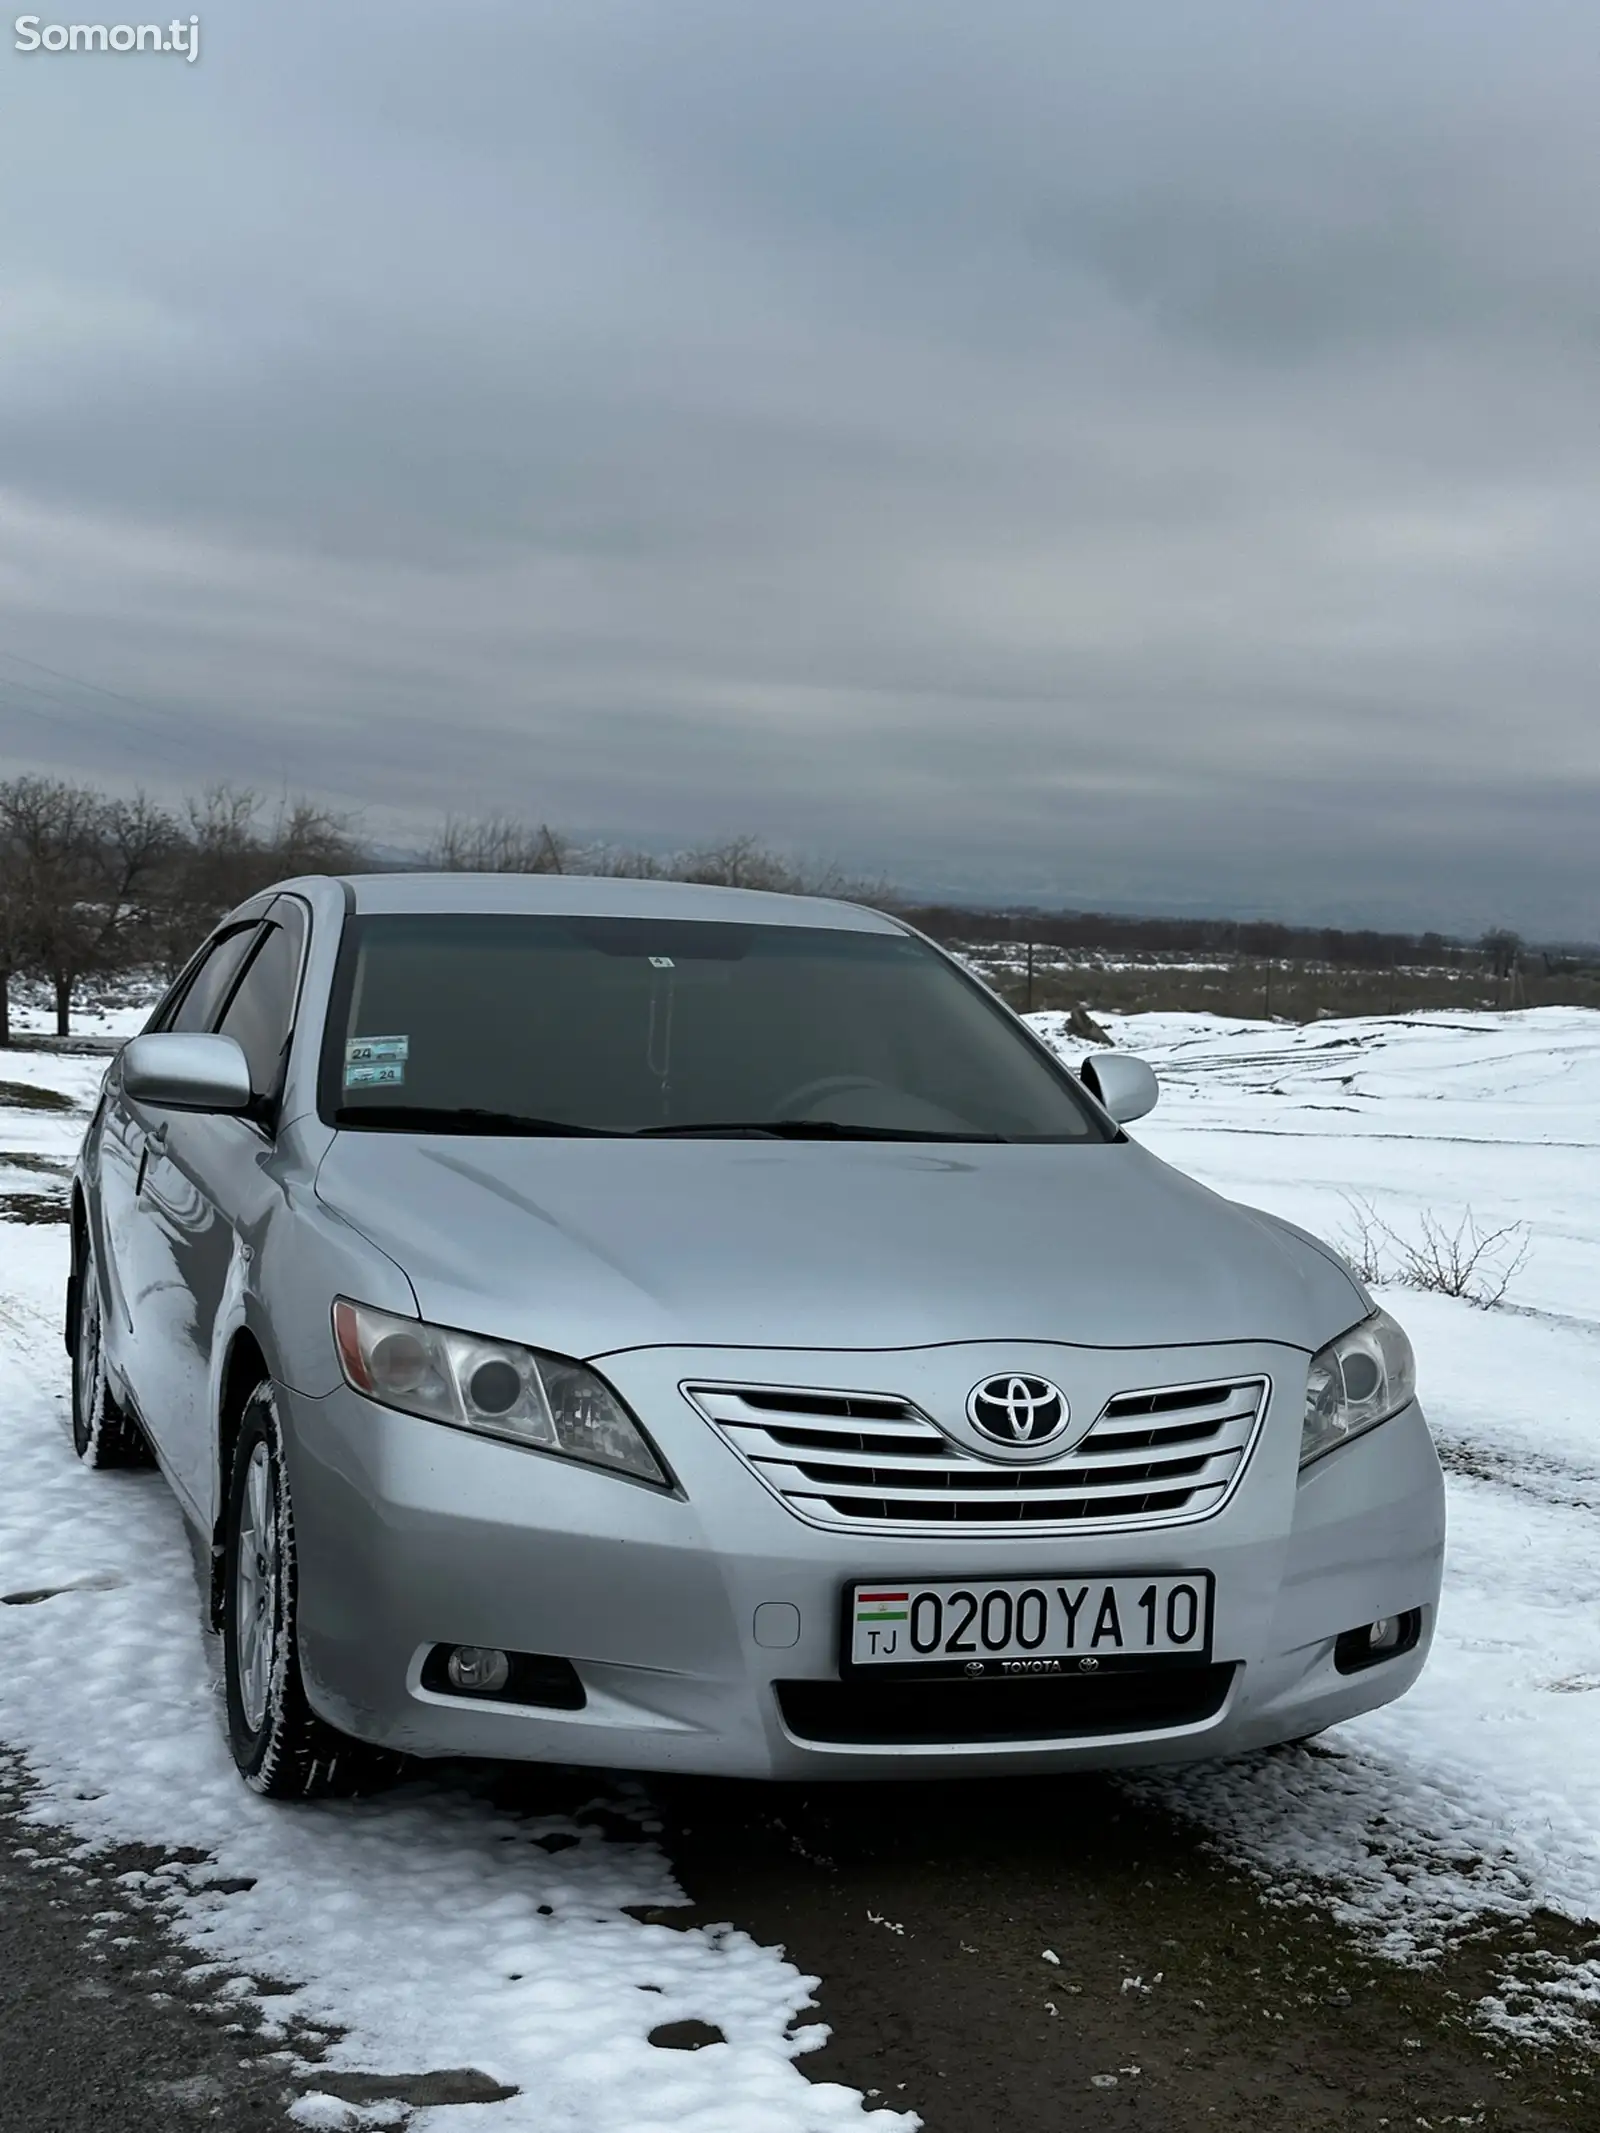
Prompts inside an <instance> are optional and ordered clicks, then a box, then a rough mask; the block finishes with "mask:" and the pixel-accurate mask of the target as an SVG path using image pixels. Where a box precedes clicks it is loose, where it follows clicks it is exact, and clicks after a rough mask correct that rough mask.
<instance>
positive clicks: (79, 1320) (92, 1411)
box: [70, 1237, 150, 1467]
mask: <svg viewBox="0 0 1600 2133" xmlns="http://www.w3.org/2000/svg"><path fill="white" fill-rule="evenodd" d="M72 1317H73V1323H72V1326H71V1328H70V1331H71V1335H72V1448H73V1450H74V1451H75V1452H76V1453H77V1455H78V1457H79V1458H80V1459H81V1460H82V1461H83V1463H84V1465H85V1466H92V1467H110V1466H148V1465H149V1464H150V1447H149V1446H148V1445H147V1444H146V1443H145V1440H144V1433H143V1431H142V1430H141V1429H140V1428H139V1425H138V1423H137V1422H135V1421H134V1419H133V1417H132V1416H131V1415H129V1414H127V1413H126V1412H125V1411H124V1410H123V1409H122V1408H121V1407H120V1406H119V1405H118V1404H117V1401H116V1399H115V1398H114V1396H113V1394H112V1391H111V1385H110V1382H109V1380H108V1378H107V1375H106V1343H105V1319H104V1316H103V1307H102V1305H101V1302H100V1269H99V1268H98V1266H96V1264H95V1256H94V1246H93V1245H92V1244H91V1243H90V1242H89V1240H88V1238H87V1237H86V1238H85V1239H84V1243H83V1257H82V1260H81V1262H80V1264H79V1267H78V1275H77V1288H76V1292H75V1294H74V1297H73V1302H72Z"/></svg>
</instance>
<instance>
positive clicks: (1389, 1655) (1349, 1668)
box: [1333, 1607, 1422, 1674]
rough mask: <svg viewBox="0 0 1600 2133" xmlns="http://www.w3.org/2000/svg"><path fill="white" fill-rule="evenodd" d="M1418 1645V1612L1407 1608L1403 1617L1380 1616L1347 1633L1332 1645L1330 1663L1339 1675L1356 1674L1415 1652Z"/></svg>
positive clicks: (1419, 1635)
mask: <svg viewBox="0 0 1600 2133" xmlns="http://www.w3.org/2000/svg"><path fill="white" fill-rule="evenodd" d="M1421 1641H1422V1609H1421V1608H1420V1607H1408V1608H1407V1609H1406V1611H1405V1613H1404V1614H1403V1615H1380V1616H1379V1617H1378V1619H1377V1620H1376V1621H1375V1622H1364V1623H1363V1624H1362V1626H1361V1627H1360V1629H1347V1630H1346V1631H1345V1633H1344V1635H1343V1636H1342V1637H1340V1638H1338V1639H1337V1640H1336V1641H1335V1643H1334V1647H1333V1663H1334V1665H1335V1666H1336V1667H1337V1668H1338V1670H1339V1672H1340V1673H1341V1674H1359V1673H1360V1672H1361V1670H1362V1668H1363V1667H1367V1666H1378V1665H1380V1664H1381V1663H1382V1661H1383V1660H1385V1659H1397V1658H1399V1657H1400V1655H1401V1653H1403V1652H1410V1651H1415V1650H1416V1648H1417V1646H1418V1644H1419V1643H1420V1642H1421Z"/></svg>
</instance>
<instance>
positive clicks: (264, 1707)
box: [222, 1385, 400, 1800]
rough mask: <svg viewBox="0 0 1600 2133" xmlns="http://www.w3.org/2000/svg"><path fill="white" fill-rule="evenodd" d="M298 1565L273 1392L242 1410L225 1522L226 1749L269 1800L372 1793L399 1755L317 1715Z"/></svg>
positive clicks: (266, 1388)
mask: <svg viewBox="0 0 1600 2133" xmlns="http://www.w3.org/2000/svg"><path fill="white" fill-rule="evenodd" d="M297 1598H298V1568H297V1564H296V1558H295V1545H294V1512H293V1509H292V1507H291V1505H290V1501H289V1483H288V1475H287V1471H286V1469H285V1466H284V1458H283V1432H282V1428H281V1425H280V1423H279V1420H278V1409H277V1402H276V1400H275V1399H274V1397H273V1391H272V1387H271V1386H270V1385H258V1386H257V1387H256V1389H255V1391H254V1392H253V1393H252V1394H251V1395H250V1397H249V1399H248V1400H247V1401H246V1403H245V1410H244V1416H243V1419H242V1421H241V1423H240V1427H239V1440H238V1443H237V1444H236V1446H235V1447H234V1455H233V1467H232V1471H231V1473H230V1475H229V1478H228V1501H227V1511H226V1515H225V1518H224V1523H223V1595H222V1651H223V1674H224V1681H225V1686H226V1690H227V1701H228V1745H229V1746H230V1747H231V1749H232V1750H233V1759H234V1762H235V1763H236V1764H237V1765H238V1767H239V1775H240V1776H241V1777H242V1778H243V1779H244V1781H245V1783H246V1784H247V1785H250V1786H251V1787H253V1789H254V1790H255V1791H257V1792H260V1793H264V1794H265V1795H266V1797H267V1798H268V1799H269V1800H316V1799H328V1798H335V1797H337V1798H348V1797H349V1796H350V1795H352V1794H354V1793H358V1792H367V1791H371V1790H373V1789H374V1788H375V1787H376V1786H377V1785H379V1784H381V1783H383V1782H384V1781H385V1780H386V1779H387V1778H389V1777H391V1776H392V1775H394V1774H395V1773H396V1772H397V1771H398V1769H399V1767H400V1758H399V1757H398V1756H394V1755H390V1754H388V1753H387V1752H386V1751H384V1750H382V1749H377V1748H372V1747H369V1746H368V1745H367V1744H366V1743H365V1742H364V1741H357V1740H352V1739H350V1737H349V1736H348V1735H347V1734H344V1733H341V1732H339V1730H338V1729H337V1728H336V1727H334V1726H330V1725H329V1724H328V1722H327V1720H326V1719H324V1718H319V1717H318V1716H317V1714H316V1712H315V1711H313V1710H312V1708H311V1705H310V1703H309V1702H308V1701H307V1698H306V1692H305V1684H304V1682H303V1681H302V1679H301V1676H300V1655H299V1651H298V1649H297V1645H296V1634H295V1610H296V1603H297Z"/></svg>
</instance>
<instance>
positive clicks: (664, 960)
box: [650, 955, 674, 970]
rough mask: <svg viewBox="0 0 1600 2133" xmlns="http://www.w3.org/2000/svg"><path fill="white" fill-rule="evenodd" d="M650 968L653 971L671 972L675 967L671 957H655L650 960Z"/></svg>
mask: <svg viewBox="0 0 1600 2133" xmlns="http://www.w3.org/2000/svg"><path fill="white" fill-rule="evenodd" d="M650 968H651V969H652V970H671V969H673V968H674V965H673V961H672V958H671V956H670V955H653V956H651V958H650Z"/></svg>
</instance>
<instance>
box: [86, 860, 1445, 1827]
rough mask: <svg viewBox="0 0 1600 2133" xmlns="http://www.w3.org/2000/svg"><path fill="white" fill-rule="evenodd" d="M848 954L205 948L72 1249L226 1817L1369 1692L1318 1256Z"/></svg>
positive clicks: (1416, 1586) (1376, 1481)
mask: <svg viewBox="0 0 1600 2133" xmlns="http://www.w3.org/2000/svg"><path fill="white" fill-rule="evenodd" d="M1155 1095H1156V1086H1155V1078H1154V1076H1153V1075H1152V1073H1151V1072H1150V1069H1149V1068H1148V1067H1147V1066H1145V1065H1144V1064H1143V1063H1142V1062H1140V1061H1138V1060H1136V1059H1133V1058H1130V1057H1128V1056H1126V1055H1124V1054H1121V1053H1117V1052H1106V1053H1101V1054H1098V1055H1095V1056H1093V1057H1091V1058H1089V1059H1087V1060H1086V1061H1084V1063H1083V1065H1082V1068H1081V1071H1080V1072H1079V1073H1078V1074H1077V1075H1073V1074H1071V1073H1069V1072H1068V1071H1067V1070H1066V1069H1065V1068H1064V1067H1063V1066H1062V1065H1061V1064H1060V1063H1059V1062H1058V1060H1057V1059H1056V1058H1055V1057H1054V1056H1053V1055H1052V1054H1051V1052H1050V1051H1049V1050H1048V1049H1047V1048H1046V1047H1045V1046H1044V1045H1043V1044H1042V1043H1041V1042H1039V1040H1038V1039H1037V1038H1036V1037H1035V1036H1034V1035H1033V1033H1032V1032H1031V1031H1030V1030H1029V1029H1028V1027H1027V1026H1026V1025H1025V1024H1024V1023H1022V1022H1020V1021H1019V1020H1018V1019H1017V1018H1016V1017H1014V1016H1013V1015H1011V1014H1010V1013H1009V1012H1008V1011H1007V1010H1006V1009H1005V1008H1004V1007H1003V1006H1002V1005H1001V1004H1000V1003H999V1002H998V1001H997V1000H995V999H994V998H993V997H992V995H991V994H989V993H988V992H987V991H986V990H985V989H984V988H983V987H982V986H981V985H979V984H978V983H977V982H976V981H975V980H973V979H972V978H971V977H969V976H968V975H967V974H966V973H965V972H964V971H963V970H962V969H961V968H960V967H959V966H958V965H957V964H956V963H955V962H953V961H952V960H951V959H950V958H949V957H947V956H946V955H944V954H943V953H942V952H941V951H940V950H939V949H937V948H936V947H934V946H933V945H932V944H931V943H930V942H928V941H927V940H925V939H923V938H922V936H921V935H919V934H918V933H916V932H915V931H913V930H912V929H911V928H909V927H908V926H906V925H904V924H902V923H900V922H899V921H897V920H895V919H894V918H891V917H887V916H883V915H881V914H879V913H877V912H874V911H869V910H865V909H860V908H857V907H854V906H851V905H846V904H839V903H827V902H821V901H813V900H803V899H797V898H789V897H781V896H768V895H761V894H752V893H749V892H745V891H738V890H723V889H710V888H691V887H684V886H679V885H666V884H659V883H639V882H631V881H610V880H605V881H602V880H582V879H573V878H562V877H548V878H540V877H535V878H527V877H480V876H470V875H456V876H438V877H429V876H415V875H412V876H407V875H388V876H371V877H360V878H353V879H349V880H330V879H314V880H303V881H297V882H291V883H288V884H286V885H285V886H284V887H283V888H281V889H279V890H276V891H272V892H269V893H268V894H265V895H263V896H260V897H257V898H256V899H254V900H253V901H252V902H251V903H249V904H247V905H245V906H244V907H243V908H242V909H240V910H239V911H237V912H235V913H234V914H233V916H232V917H230V918H229V919H228V920H227V921H226V923H225V924H223V925H222V926H221V927H219V928H218V930H217V931H216V933H215V934H214V935H213V936H212V937H211V939H210V940H208V941H207V942H206V943H205V945H204V946H203V947H202V948H201V949H200V950H199V952H198V953H197V954H196V955H195V957H194V958H193V960H192V961H191V962H190V964H189V966H188V967H187V968H186V969H185V970H184V971H183V973H182V974H181V976H180V977H179V978H178V980H177V982H176V983H175V984H174V985H173V987H172V989H171V991H170V992H169V993H168V994H167V996H166V998H165V999H164V1000H163V1001H162V1003H161V1005H160V1006H159V1007H158V1009H157V1010H156V1012H155V1014H154V1015H153V1016H152V1017H151V1020H150V1023H149V1025H148V1028H147V1030H146V1032H145V1033H144V1034H142V1035H140V1036H138V1037H136V1038H134V1039H133V1040H132V1041H131V1042H130V1043H129V1044H128V1045H126V1046H125V1047H124V1049H123V1051H122V1054H121V1056H120V1058H119V1059H118V1060H117V1061H116V1062H115V1063H114V1064H113V1066H112V1067H111V1069H110V1071H109V1073H108V1075H107V1078H106V1082H105V1086H104V1089H103V1091H102V1094H101V1098H100V1102H99V1105H98V1108H97V1109H96V1111H95V1114H94V1117H93V1120H92V1122H91V1125H90V1127H89V1130H88V1133H87V1136H86V1138H85V1142H84V1146H83V1151H82V1155H81V1157H80V1160H79V1163H78V1167H77V1173H76V1177H75V1181H74V1189H73V1201H72V1242H73V1251H72V1271H71V1278H70V1283H69V1288H68V1294H67V1310H66V1335H67V1346H68V1349H69V1352H70V1354H71V1357H72V1364H73V1373H72V1376H73V1425H74V1433H75V1437H76V1441H77V1445H78V1449H79V1451H80V1453H81V1454H82V1455H83V1456H84V1457H85V1458H86V1459H87V1460H88V1461H90V1463H91V1464H94V1465H99V1466H104V1465H110V1464H115V1463H118V1462H126V1461H129V1460H135V1459H142V1458H148V1457H150V1456H154V1458H155V1459H156V1460H157V1461H158V1462H159V1464H160V1466H161V1468H162V1470H163V1472H164V1473H165V1474H166V1476H167V1478H168V1480H169V1481H170V1483H171V1485H172V1488H173V1490H174V1492H175V1493H176V1495H177V1497H178V1499H179V1501H180V1503H181V1504H182V1506H183V1509H184V1511H185V1512H186V1514H187V1515H188V1517H189V1518H190V1519H191V1520H192V1521H193V1523H194V1525H195V1527H196V1528H197V1529H198V1532H199V1534H200V1536H201V1538H202V1540H203V1543H204V1546H205V1548H206V1550H207V1551H208V1554H209V1560H210V1562H211V1563H212V1565H213V1575H212V1581H211V1591H210V1595H209V1599H210V1607H211V1611H212V1616H213V1620H214V1622H215V1625H216V1626H217V1627H218V1628H219V1629H220V1630H221V1632H222V1643H223V1650H224V1654H225V1661H226V1686H227V1714H228V1730H229V1736H230V1740H231V1743H232V1748H233V1753H234V1756H235V1758H236V1760H237V1762H238V1766H239V1769H240V1771H241V1773H242V1774H243V1776H244V1777H245V1778H246V1779H247V1780H248V1782H249V1783H250V1784H252V1785H253V1786H255V1787H256V1788H257V1789H258V1790H259V1791H261V1792H264V1793H267V1794H270V1795H273V1796H276V1797H301V1798H303V1797H307V1796H310V1795H313V1794H316V1793H319V1792H326V1791H331V1790H351V1789H355V1788H356V1787H358V1786H359V1785H361V1784H363V1783H370V1782H371V1781H373V1779H374V1778H375V1777H376V1776H377V1775H379V1774H380V1773H381V1772H382V1771H383V1770H384V1769H385V1768H386V1767H392V1766H394V1765H396V1764H397V1763H398V1761H399V1759H400V1758H401V1757H402V1756H405V1755H411V1756H446V1755H448V1756H462V1755H465V1756H490V1757H510V1758H522V1759H528V1760H534V1761H543V1760H552V1761H561V1762H568V1763H589V1764H602V1765H609V1766H612V1767H629V1768H636V1769H645V1770H679V1771H705V1772H721V1773H727V1774H734V1775H743V1776H758V1777H760V1776H770V1777H790V1778H793V1777H804V1776H806V1775H808V1774H809V1775H813V1776H820V1777H867V1776H880V1777H897V1776H905V1775H908V1774H917V1773H929V1774H932V1773H940V1774H949V1773H953V1772H976V1771H998V1770H1035V1771H1037V1770H1064V1769H1068V1768H1074V1767H1081V1766H1085V1765H1089V1766H1096V1765H1098V1766H1105V1765H1116V1764H1137V1763H1157V1762H1177V1761H1183V1760H1187V1759H1191V1758H1195V1757H1202V1756H1215V1755H1221V1754H1228V1753H1232V1752H1234V1751H1237V1750H1240V1749H1245V1748H1253V1747H1259V1746H1262V1745H1264V1744H1266V1743H1269V1742H1277V1741H1285V1740H1293V1739H1299V1738H1303V1737H1305V1736H1307V1735H1309V1734H1312V1733H1315V1732H1317V1731H1319V1730H1321V1729H1322V1728H1323V1727H1325V1726H1328V1725H1330V1724H1332V1723H1333V1722H1334V1721H1336V1720H1339V1719H1343V1718H1347V1717H1349V1716H1351V1715H1352V1714H1353V1713H1356V1712H1360V1711H1364V1710H1368V1709H1370V1708H1372V1707H1373V1706H1374V1705H1377V1704H1381V1703H1384V1702H1386V1701H1387V1700H1388V1699H1390V1698H1391V1697H1394V1696H1397V1695H1399V1694H1400V1692H1401V1691H1402V1690H1404V1689H1405V1688H1406V1687H1407V1686H1408V1685H1409V1684H1410V1683H1411V1682H1412V1681H1413V1680H1414V1679H1415V1678H1416V1676H1417V1673H1418V1672H1419V1670H1420V1668H1421V1667H1422V1665H1423V1661H1424V1658H1425V1656H1426V1653H1427V1649H1428V1645H1429V1641H1430V1638H1431V1636H1432V1632H1433V1625H1434V1616H1435V1609H1436V1606H1437V1601H1438V1594H1439V1581H1440V1570H1441V1563H1442V1557H1443V1547H1444V1499H1443V1485H1442V1480H1441V1476H1440V1470H1439V1464H1438V1461H1437V1459H1436V1457H1435V1454H1434V1449H1433V1445H1432V1442H1431V1441H1430V1438H1429V1435H1428V1431H1427V1428H1426V1425H1425V1423H1424V1421H1423V1418H1422V1414H1421V1411H1420V1409H1419V1407H1418V1406H1417V1403H1416V1397H1415V1373H1414V1368H1413V1362H1412V1355H1411V1349H1410V1346H1409V1343H1408V1342H1407V1340H1406V1337H1405V1334H1404V1333H1403V1332H1402V1330H1401V1329H1400V1327H1399V1326H1398V1325H1397V1324H1396V1323H1395V1322H1394V1320H1393V1319H1392V1318H1390V1317H1389V1316H1388V1315H1387V1313H1385V1312H1384V1311H1382V1310H1379V1309H1378V1308H1376V1306H1375V1305H1374V1303H1373V1300H1372V1298H1371V1297H1370V1296H1369V1295H1368V1294H1367V1293H1366V1291H1365V1290H1364V1289H1363V1287H1362V1285H1361V1283H1360V1282H1359V1280H1358V1279H1357V1278H1356V1276H1355V1275H1354V1274H1353V1273H1352V1271H1351V1270H1350V1268H1349V1267H1348V1266H1347V1265H1345V1263H1344V1262H1343V1261H1342V1260H1341V1259H1340V1258H1339V1257H1338V1255H1337V1254H1336V1253H1334V1252H1333V1251H1331V1250H1330V1249H1329V1248H1328V1247H1327V1246H1325V1245H1323V1244H1320V1243H1318V1242H1317V1241H1316V1240H1315V1239H1314V1238H1312V1237H1310V1236H1308V1235H1306V1234H1305V1233H1304V1232H1302V1231H1300V1230H1298V1229H1296V1228H1294V1227H1293V1225H1291V1224H1289V1223H1286V1222H1283V1221H1281V1220H1278V1219H1276V1218H1275V1217H1272V1216H1269V1215H1266V1214H1262V1213H1258V1212H1256V1211H1253V1210H1251V1209H1248V1208H1245V1207H1240V1206H1236V1205H1233V1204H1232V1203H1230V1202H1228V1201H1225V1200H1223V1199H1220V1198H1218V1197H1217V1195H1215V1194H1214V1193H1211V1192H1208V1191H1206V1190H1205V1189H1203V1188H1202V1187H1201V1186H1199V1185H1197V1184H1195V1183H1193V1182H1192V1181H1190V1180H1189V1179H1187V1178H1185V1177H1183V1176H1181V1175H1180V1174H1178V1173H1177V1172H1175V1171H1173V1170H1171V1169H1169V1168H1168V1167H1167V1166H1166V1165H1164V1164H1162V1163H1160V1162H1158V1161H1157V1160H1156V1159H1155V1157H1154V1156H1152V1155H1151V1154H1149V1153H1148V1152H1147V1151H1146V1150H1145V1149H1144V1148H1142V1147H1140V1146H1139V1145H1138V1144H1137V1143H1136V1142H1134V1141H1132V1140H1130V1139H1129V1137H1128V1136H1127V1134H1126V1133H1125V1132H1124V1131H1123V1125H1124V1124H1125V1123H1126V1122H1127V1121H1129V1120H1132V1119H1135V1118H1137V1117H1139V1116H1140V1115H1142V1114H1143V1113H1144V1112H1146V1111H1148V1110H1149V1108H1150V1107H1151V1105H1152V1104H1153V1103H1154V1101H1155Z"/></svg>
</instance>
